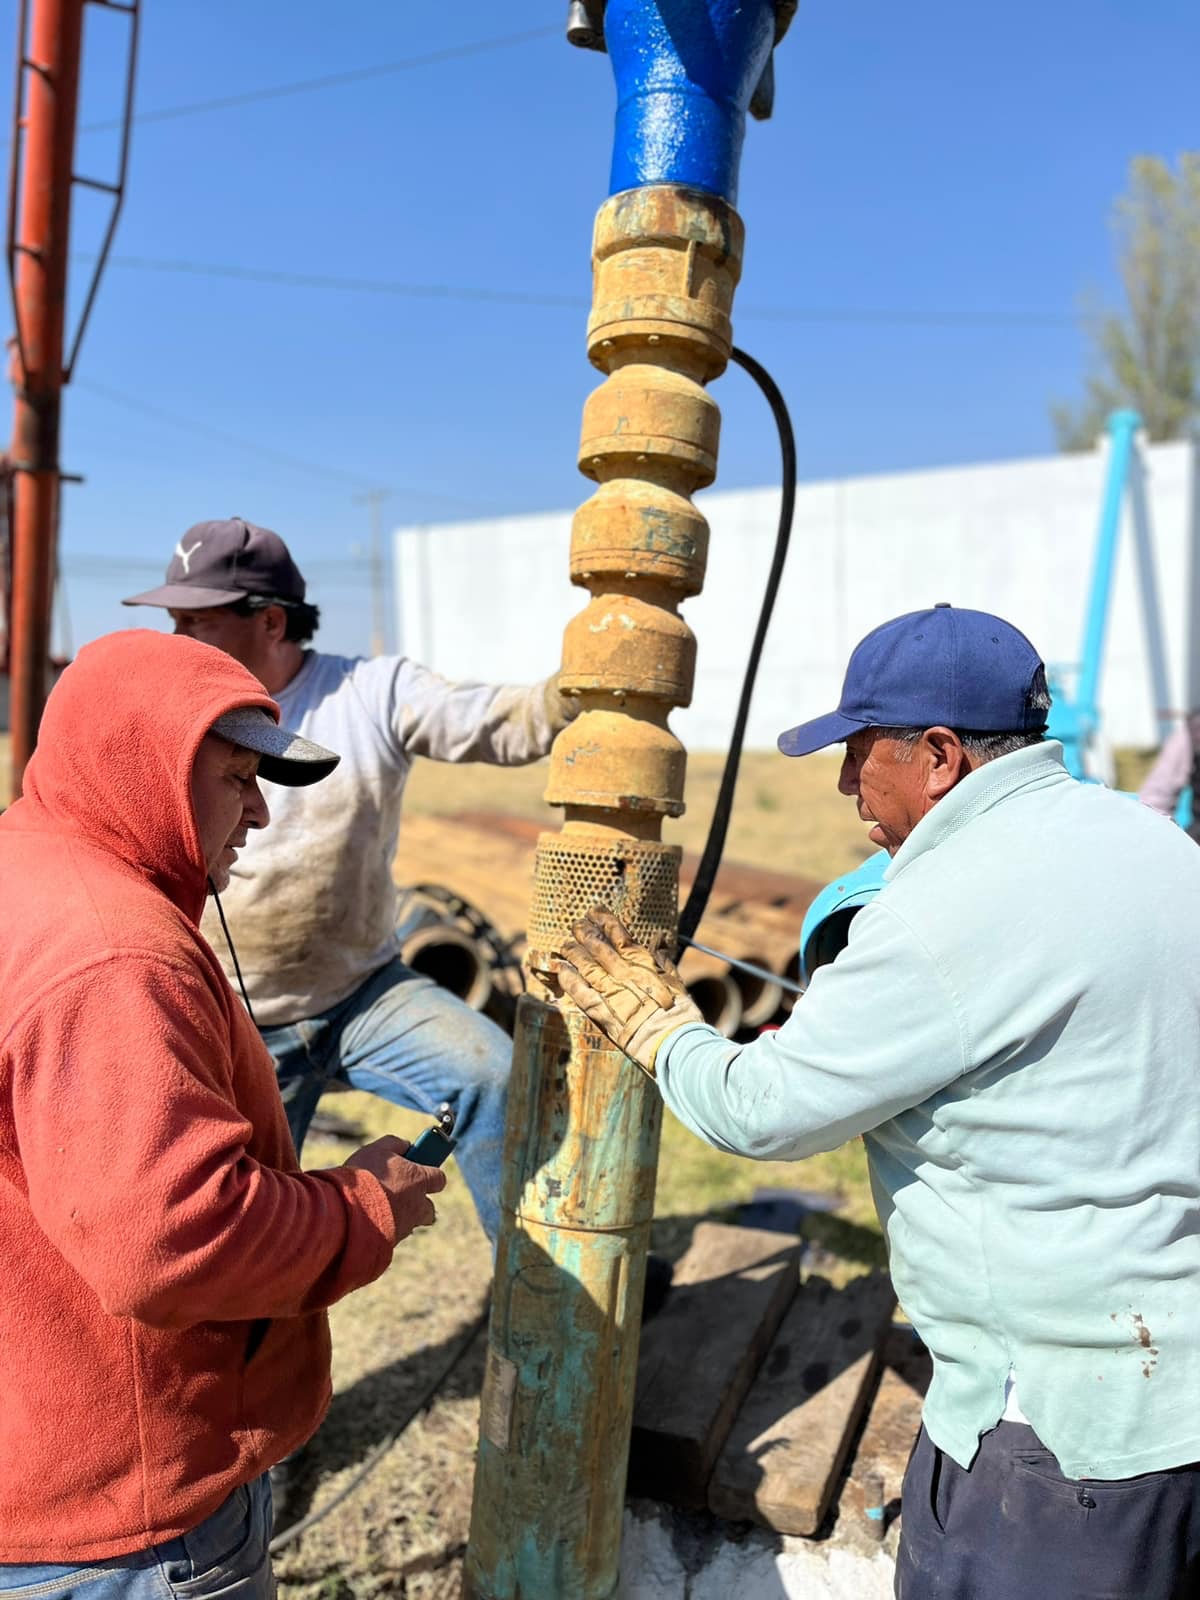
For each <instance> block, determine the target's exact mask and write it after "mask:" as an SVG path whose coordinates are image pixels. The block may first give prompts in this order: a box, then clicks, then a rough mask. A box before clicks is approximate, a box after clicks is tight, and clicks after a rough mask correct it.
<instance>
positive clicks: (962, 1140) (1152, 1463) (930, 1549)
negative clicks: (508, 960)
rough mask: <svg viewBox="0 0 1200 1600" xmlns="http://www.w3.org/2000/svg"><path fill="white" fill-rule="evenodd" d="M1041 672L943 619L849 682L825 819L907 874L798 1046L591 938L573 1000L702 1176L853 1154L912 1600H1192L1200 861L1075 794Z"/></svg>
mask: <svg viewBox="0 0 1200 1600" xmlns="http://www.w3.org/2000/svg"><path fill="white" fill-rule="evenodd" d="M1049 704H1050V697H1049V695H1048V694H1047V692H1046V680H1045V674H1044V671H1043V667H1042V663H1041V662H1040V661H1039V659H1038V656H1037V653H1036V651H1035V650H1034V649H1033V647H1032V645H1030V643H1029V641H1028V640H1027V639H1026V638H1025V637H1024V636H1023V635H1022V634H1020V633H1018V632H1017V630H1016V629H1015V628H1013V627H1011V626H1010V625H1009V624H1008V623H1006V622H1004V621H1002V620H1001V619H1000V618H999V617H993V616H989V615H987V614H986V613H983V612H978V611H963V610H957V609H955V608H953V607H950V606H935V607H933V608H932V609H931V610H928V611H918V612H913V613H910V614H909V615H907V616H903V617H897V618H895V619H894V620H893V621H891V622H888V623H884V624H883V626H882V627H879V628H877V629H876V630H875V631H874V632H873V633H871V634H868V635H867V637H866V638H865V639H864V640H863V641H862V643H861V644H859V645H858V647H857V648H856V649H855V651H854V653H853V655H852V656H851V658H850V662H849V666H848V668H847V671H846V679H845V684H844V686H843V690H842V699H841V704H840V706H839V707H838V709H837V710H836V711H833V712H830V713H829V714H828V715H826V716H823V717H818V718H817V719H816V720H815V721H813V722H809V723H804V724H801V725H800V726H799V727H796V728H792V729H790V730H789V731H788V732H786V733H784V734H783V735H782V736H781V737H780V740H779V745H780V749H781V750H782V751H783V752H784V754H785V755H790V756H802V755H808V754H809V753H810V752H812V751H816V750H820V749H823V748H824V747H826V746H828V745H831V744H836V743H840V742H844V743H845V746H846V754H845V759H844V760H843V762H842V768H841V776H840V779H839V783H838V787H839V789H840V790H841V792H842V793H843V794H844V795H847V796H849V797H850V798H852V799H853V800H854V801H855V803H856V805H857V808H858V813H859V816H860V817H861V818H862V819H863V821H864V822H866V823H869V824H870V834H869V837H870V839H871V841H872V843H874V844H876V845H878V846H881V847H882V848H883V849H884V850H886V851H887V852H888V854H889V855H890V856H891V862H890V864H889V866H888V869H887V874H886V877H887V882H886V886H885V888H884V890H883V892H882V893H881V894H879V895H877V896H875V898H874V899H873V901H872V902H871V903H869V904H867V905H865V906H863V907H861V908H860V909H859V910H858V911H857V914H856V915H855V917H854V919H853V921H852V922H851V923H850V924H849V929H848V935H847V942H846V947H845V949H843V950H842V951H841V952H840V953H839V954H837V955H836V956H835V958H834V959H833V960H832V961H831V962H829V963H828V964H827V965H824V966H822V967H820V969H819V970H818V971H816V972H815V974H814V976H813V979H812V983H811V985H810V987H809V989H808V992H807V994H806V995H805V997H804V999H803V1000H801V1001H800V1002H799V1004H798V1005H797V1006H796V1008H795V1010H794V1011H793V1012H792V1014H791V1015H790V1016H789V1018H788V1019H787V1021H786V1022H785V1023H784V1025H783V1027H782V1028H780V1029H779V1030H778V1031H776V1032H774V1033H769V1034H764V1035H763V1036H761V1037H760V1038H758V1039H756V1040H754V1041H753V1042H751V1043H749V1044H745V1045H736V1044H731V1043H730V1042H729V1040H727V1039H723V1038H722V1037H721V1036H720V1035H719V1034H717V1033H716V1032H715V1031H714V1030H713V1029H712V1028H710V1027H708V1026H707V1025H706V1024H705V1023H704V1022H703V1021H702V1020H701V1018H700V1015H699V1013H698V1011H697V1010H696V1007H695V1006H694V1004H693V1003H692V1002H691V1001H690V999H689V998H688V996H687V993H686V991H685V990H684V988H683V985H682V984H681V983H680V982H679V979H678V976H677V974H676V973H675V972H674V969H673V968H672V967H671V966H670V964H669V963H668V962H665V961H664V960H662V959H661V958H656V957H654V956H653V955H652V954H651V952H650V951H649V950H646V949H644V948H643V947H641V946H639V945H636V944H634V943H633V941H632V940H631V939H630V937H629V935H628V934H627V933H626V932H625V930H624V929H623V928H622V927H621V924H620V923H619V922H618V921H617V920H616V918H615V917H613V916H611V914H609V913H608V912H606V911H603V910H597V911H596V912H594V913H593V914H592V917H591V918H590V919H589V920H587V921H585V922H584V923H581V924H580V926H579V928H578V929H577V930H576V938H575V940H574V941H568V942H567V943H566V944H565V945H564V948H563V967H562V971H561V974H560V978H561V983H562V987H563V990H564V992H565V993H566V995H567V996H568V997H569V998H570V999H571V1000H572V1001H574V1002H575V1004H576V1005H578V1006H579V1007H580V1008H581V1009H582V1011H583V1012H584V1013H585V1014H586V1015H587V1017H588V1018H589V1020H590V1021H591V1022H593V1023H594V1024H595V1025H596V1026H597V1027H598V1028H600V1029H601V1030H603V1032H604V1033H605V1034H607V1035H608V1037H609V1038H610V1039H612V1040H613V1041H614V1042H615V1043H616V1044H617V1045H618V1046H620V1047H621V1048H622V1049H623V1050H624V1051H625V1052H626V1054H627V1055H629V1056H630V1057H631V1058H632V1059H633V1060H634V1061H635V1062H637V1063H638V1064H639V1065H640V1066H641V1067H642V1068H643V1069H644V1070H645V1071H647V1072H649V1073H651V1074H652V1075H654V1076H655V1077H656V1079H657V1081H658V1084H659V1087H660V1089H661V1090H662V1095H663V1099H664V1100H665V1101H666V1103H667V1104H668V1105H669V1106H670V1108H671V1109H672V1111H674V1112H675V1114H676V1116H678V1117H679V1118H680V1119H681V1120H682V1121H683V1122H684V1123H685V1124H686V1125H687V1126H688V1127H689V1128H691V1129H692V1130H693V1132H695V1133H697V1134H699V1135H700V1137H701V1138H703V1139H706V1140H707V1141H708V1142H709V1143H710V1144H713V1145H715V1146H716V1147H717V1148H718V1149H722V1150H727V1151H730V1152H733V1153H735V1154H739V1155H748V1156H755V1157H758V1158H759V1159H761V1160H787V1161H795V1160H802V1159H803V1158H804V1157H806V1156H810V1155H814V1154H815V1153H817V1152H818V1151H822V1150H832V1149H834V1148H836V1147H837V1146H838V1145H840V1144H842V1143H843V1142H844V1141H845V1140H847V1139H850V1138H852V1137H853V1136H854V1135H856V1134H862V1135H863V1137H864V1140H865V1143H866V1148H867V1154H868V1160H869V1163H870V1170H871V1182H872V1188H873V1191H874V1194H875V1199H876V1203H877V1205H878V1208H879V1215H880V1221H881V1223H882V1225H883V1231H884V1234H885V1237H886V1239H887V1243H888V1251H889V1257H890V1262H891V1270H892V1276H893V1278H894V1280H895V1284H896V1290H897V1294H898V1296H899V1299H900V1302H901V1304H902V1305H903V1306H904V1309H905V1310H906V1312H907V1313H908V1315H909V1317H910V1318H911V1320H912V1323H913V1326H914V1327H915V1328H916V1331H917V1332H918V1334H919V1335H920V1337H921V1338H922V1340H923V1341H924V1343H925V1344H926V1345H927V1346H928V1348H929V1351H930V1354H931V1355H932V1358H933V1381H932V1384H931V1386H930V1389H929V1393H928V1395H927V1397H926V1400H925V1405H924V1421H923V1426H922V1429H921V1433H920V1436H919V1438H918V1440H917V1444H916V1448H915V1451H914V1454H913V1456H912V1459H911V1461H910V1463H909V1466H908V1471H907V1473H906V1474H905V1479H904V1490H903V1518H902V1523H901V1530H900V1548H899V1555H898V1564H897V1579H896V1593H897V1595H898V1596H899V1597H900V1600H930V1597H932V1596H937V1597H939V1600H1032V1597H1037V1600H1099V1597H1101V1596H1112V1597H1113V1600H1197V1597H1198V1596H1200V1466H1198V1465H1197V1463H1198V1462H1200V1404H1198V1403H1200V1338H1198V1337H1197V1330H1198V1329H1200V1248H1198V1241H1200V942H1198V939H1197V933H1196V927H1195V918H1194V917H1191V916H1189V915H1186V914H1181V908H1185V907H1187V906H1188V905H1195V904H1197V903H1200V855H1198V854H1197V852H1196V851H1195V850H1194V849H1193V848H1192V846H1191V845H1190V843H1189V842H1188V841H1187V840H1186V839H1185V838H1184V836H1183V834H1182V833H1180V832H1179V831H1178V830H1174V829H1170V828H1164V827H1162V826H1161V824H1160V823H1159V821H1158V819H1157V818H1154V817H1151V816H1150V815H1148V814H1147V812H1146V811H1145V810H1143V809H1142V808H1141V807H1139V806H1136V805H1133V806H1131V805H1130V804H1129V802H1128V800H1127V799H1123V798H1122V797H1121V796H1120V795H1118V794H1114V793H1112V792H1111V791H1108V790H1106V789H1103V788H1101V787H1099V786H1098V785H1092V784H1084V783H1078V782H1076V781H1075V780H1074V779H1073V778H1071V777H1070V776H1069V774H1068V773H1067V771H1066V769H1065V767H1064V765H1063V760H1062V746H1061V745H1059V744H1057V743H1055V742H1052V741H1046V739H1045V729H1046V714H1047V711H1048V709H1049Z"/></svg>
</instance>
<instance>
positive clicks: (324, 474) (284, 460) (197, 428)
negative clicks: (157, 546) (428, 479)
mask: <svg viewBox="0 0 1200 1600" xmlns="http://www.w3.org/2000/svg"><path fill="white" fill-rule="evenodd" d="M74 387H75V388H76V389H84V390H86V391H87V392H88V393H89V394H94V395H97V396H99V397H100V398H101V399H102V400H111V401H112V402H113V403H114V404H115V405H120V406H125V407H127V408H128V409H129V410H130V411H138V412H141V414H142V415H143V416H146V417H152V418H153V419H154V420H155V421H156V422H165V423H166V424H168V426H170V427H173V428H182V429H183V430H185V431H186V432H188V433H192V434H196V435H197V436H198V437H200V438H205V439H215V440H217V441H218V442H219V443H220V444H227V445H233V446H235V447H236V448H237V449H239V450H245V451H247V452H248V453H249V454H251V455H256V456H261V457H262V458H263V459H264V460H266V461H274V462H276V463H278V464H279V465H280V466H285V467H288V468H290V469H291V470H292V471H294V472H308V473H311V474H313V475H314V476H315V477H321V478H325V479H327V480H329V481H330V482H334V483H340V484H344V485H347V486H350V487H353V488H354V489H357V490H359V491H360V492H361V491H362V490H363V489H364V488H368V487H370V485H371V484H372V481H373V480H372V479H371V478H369V477H368V476H367V474H366V473H356V472H346V471H343V470H342V469H341V468H340V467H332V466H327V465H325V464H324V463H323V462H320V461H309V460H306V459H305V458H304V457H303V456H292V455H288V454H287V453H286V452H285V451H282V450H274V449H272V448H271V447H270V446H269V445H263V444H257V443H255V442H254V441H253V440H251V439H245V438H243V437H242V436H241V435H240V434H236V433H227V432H226V431H225V430H224V429H223V428H214V427H212V426H210V424H208V423H206V422H197V421H195V419H194V418H191V417H181V416H179V415H178V413H176V412H173V411H165V410H163V408H162V407H161V406H152V405H148V404H147V403H146V402H145V401H144V400H139V399H137V397H136V396H134V395H130V394H122V393H121V391H120V390H119V389H110V388H109V387H108V385H107V384H103V383H92V382H90V381H89V380H86V379H83V378H76V379H75V380H74ZM391 487H392V492H393V493H395V494H400V495H407V496H408V497H409V498H411V499H415V500H430V501H437V502H439V503H441V504H444V505H452V506H458V507H461V508H463V509H465V510H481V509H486V508H485V507H483V505H482V503H481V502H480V501H478V500H469V499H467V498H465V497H464V496H463V495H457V494H443V493H442V492H441V491H440V490H437V489H423V488H417V487H415V486H414V485H412V484H407V485H401V484H396V485H392V486H391Z"/></svg>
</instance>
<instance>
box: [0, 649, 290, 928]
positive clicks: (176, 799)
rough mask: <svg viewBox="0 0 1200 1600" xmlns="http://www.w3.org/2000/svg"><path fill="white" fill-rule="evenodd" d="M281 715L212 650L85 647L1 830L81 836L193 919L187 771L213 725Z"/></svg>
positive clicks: (203, 884)
mask: <svg viewBox="0 0 1200 1600" xmlns="http://www.w3.org/2000/svg"><path fill="white" fill-rule="evenodd" d="M239 706H261V707H262V709H263V710H264V711H266V712H268V713H269V714H270V715H271V716H272V717H273V718H274V719H275V720H276V721H278V720H279V707H278V706H277V705H276V704H275V702H274V700H272V699H271V696H270V695H269V694H268V693H267V691H266V690H265V689H264V688H263V686H262V684H261V683H260V682H259V681H258V679H257V678H256V677H254V675H253V674H252V673H250V672H248V671H247V670H246V668H245V667H243V666H241V665H240V664H239V663H238V662H236V661H234V660H233V659H232V657H230V656H227V655H226V654H225V653H224V651H221V650H216V649H214V648H213V646H212V645H207V644H200V643H199V642H198V641H197V640H195V639H185V638H182V637H177V636H176V635H174V634H167V633H153V632H151V631H149V630H148V629H143V628H130V629H126V630H124V631H123V632H120V633H112V634H109V635H108V636H107V637H106V638H103V639H97V640H96V641H95V643H93V644H89V645H86V646H85V647H84V648H83V649H82V650H81V651H80V652H79V655H78V656H77V657H76V659H75V660H74V661H73V662H72V664H71V665H70V666H69V667H68V668H67V670H66V671H65V672H64V673H63V675H62V677H61V678H60V679H59V681H58V683H57V684H56V685H55V687H54V691H53V693H52V694H51V695H50V698H49V700H48V701H47V702H46V710H45V714H44V716H43V717H42V723H41V728H40V729H39V732H38V745H37V750H36V751H35V752H34V755H33V757H32V759H31V760H30V762H29V765H28V766H27V767H26V769H25V781H24V794H23V797H22V798H21V799H20V800H18V801H17V802H16V803H15V804H14V805H12V806H10V807H9V809H8V811H7V812H6V813H5V814H4V816H3V817H0V828H3V829H8V828H14V829H26V830H28V829H33V830H36V831H39V832H42V831H46V832H51V833H59V834H67V835H70V836H72V837H74V838H77V839H80V840H84V841H86V842H87V843H89V844H91V845H94V846H95V847H97V848H98V849H100V850H103V851H106V852H107V853H108V854H110V855H112V856H115V857H117V858H118V859H119V860H120V861H122V862H124V863H126V864H127V865H128V866H130V867H132V868H134V870H135V871H138V872H140V873H142V874H143V875H144V876H145V877H147V878H148V879H149V880H150V881H151V882H152V883H153V884H154V885H155V886H156V887H157V888H158V889H160V890H161V891H162V892H163V893H164V894H165V895H167V896H168V898H169V899H170V900H172V901H173V902H174V904H175V905H177V906H178V907H179V909H180V910H181V911H182V912H183V913H184V915H185V916H187V917H188V918H190V920H191V921H192V922H198V921H199V919H200V914H201V912H202V911H203V909H204V899H205V895H206V894H207V891H208V883H207V873H206V870H205V863H204V854H203V850H202V847H201V843H200V834H199V830H198V829H197V827H196V818H195V813H194V811H193V809H192V787H191V780H192V767H193V765H194V763H195V760H196V752H197V750H198V749H199V747H200V741H201V740H202V739H203V738H204V735H205V734H206V733H207V732H208V730H209V729H210V728H211V727H212V725H213V723H214V722H215V721H216V720H217V718H218V717H219V716H221V715H223V714H224V713H225V712H226V711H233V710H234V709H236V708H237V707H239Z"/></svg>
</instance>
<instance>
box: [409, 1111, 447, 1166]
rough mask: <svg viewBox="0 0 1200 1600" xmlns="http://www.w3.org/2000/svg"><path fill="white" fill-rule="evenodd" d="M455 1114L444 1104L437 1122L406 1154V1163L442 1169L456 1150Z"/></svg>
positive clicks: (438, 1114)
mask: <svg viewBox="0 0 1200 1600" xmlns="http://www.w3.org/2000/svg"><path fill="white" fill-rule="evenodd" d="M453 1132H454V1112H453V1111H452V1110H451V1108H450V1107H449V1106H448V1105H447V1104H446V1103H445V1102H443V1103H442V1104H441V1105H440V1106H439V1107H438V1109H437V1121H436V1122H435V1123H434V1125H433V1127H432V1128H426V1130H425V1132H424V1133H423V1134H422V1135H421V1136H420V1138H419V1139H415V1140H414V1141H413V1143H412V1144H410V1145H409V1147H408V1149H407V1151H406V1152H405V1157H404V1159H405V1160H406V1161H415V1162H416V1163H417V1165H418V1166H419V1167H440V1166H441V1164H442V1162H443V1161H445V1159H446V1157H447V1156H448V1155H449V1154H450V1153H451V1151H452V1150H453V1149H454V1145H455V1141H454V1140H453V1139H452V1138H451V1134H452V1133H453Z"/></svg>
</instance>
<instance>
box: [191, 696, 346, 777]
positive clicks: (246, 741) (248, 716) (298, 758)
mask: <svg viewBox="0 0 1200 1600" xmlns="http://www.w3.org/2000/svg"><path fill="white" fill-rule="evenodd" d="M212 732H213V733H217V734H220V736H221V738H222V739H228V740H229V742H230V744H237V745H241V747H242V748H243V750H254V751H257V753H258V754H259V755H260V756H261V757H262V759H261V760H260V761H259V763H258V775H259V777H260V778H266V780H267V782H268V783H281V784H283V785H284V786H285V787H286V788H289V789H304V788H307V786H308V785H309V784H310V783H320V781H321V779H322V778H327V777H328V776H329V774H330V773H331V772H332V771H333V769H334V767H336V766H337V764H338V762H339V761H340V760H341V759H342V758H341V756H338V755H334V753H333V751H332V750H326V748H325V746H324V745H320V744H313V742H312V740H311V739H302V738H301V737H300V735H299V734H298V733H291V732H289V730H288V729H287V728H281V727H280V726H279V725H278V723H276V722H275V721H273V720H272V718H271V717H270V715H269V714H268V713H267V712H266V711H264V710H263V709H262V707H261V706H239V707H238V709H237V710H236V711H226V712H225V714H224V716H220V717H218V718H217V720H216V721H215V722H214V723H213V725H212Z"/></svg>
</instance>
